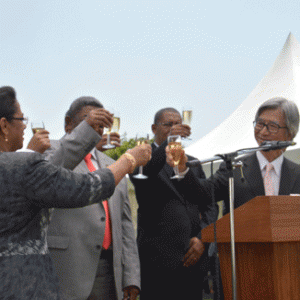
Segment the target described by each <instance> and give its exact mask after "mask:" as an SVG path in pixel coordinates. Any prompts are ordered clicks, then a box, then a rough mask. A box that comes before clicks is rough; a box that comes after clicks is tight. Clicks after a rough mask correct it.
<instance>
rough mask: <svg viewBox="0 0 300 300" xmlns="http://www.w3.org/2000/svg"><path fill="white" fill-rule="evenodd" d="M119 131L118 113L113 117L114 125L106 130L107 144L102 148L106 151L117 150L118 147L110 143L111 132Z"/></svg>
mask: <svg viewBox="0 0 300 300" xmlns="http://www.w3.org/2000/svg"><path fill="white" fill-rule="evenodd" d="M119 130H120V116H119V114H118V113H117V112H115V113H114V116H113V124H112V126H111V128H105V129H104V134H107V143H106V145H104V146H103V147H102V148H104V149H113V148H116V146H115V145H113V144H111V142H110V133H111V132H119Z"/></svg>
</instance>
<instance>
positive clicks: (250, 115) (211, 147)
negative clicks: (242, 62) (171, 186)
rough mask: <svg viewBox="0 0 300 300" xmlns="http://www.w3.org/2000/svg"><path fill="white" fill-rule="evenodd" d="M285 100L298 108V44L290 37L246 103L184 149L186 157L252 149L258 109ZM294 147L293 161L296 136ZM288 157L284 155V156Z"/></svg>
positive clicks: (299, 78)
mask: <svg viewBox="0 0 300 300" xmlns="http://www.w3.org/2000/svg"><path fill="white" fill-rule="evenodd" d="M278 96H280V97H285V98H286V99H288V100H292V101H294V102H295V103H296V104H297V106H298V108H300V44H299V42H298V41H297V40H296V38H295V37H294V36H293V35H292V34H291V33H290V34H289V36H288V38H287V40H286V42H285V44H284V46H283V49H282V50H281V52H280V54H279V55H278V57H277V59H276V60H275V63H274V65H273V66H272V68H271V69H270V70H269V72H268V73H267V75H266V76H265V77H264V78H263V79H262V80H261V82H260V83H259V84H258V85H257V86H256V87H255V89H254V90H253V91H252V92H251V93H250V95H249V96H248V97H247V98H246V100H245V101H244V102H243V103H242V104H241V105H240V106H239V107H238V108H237V109H236V110H235V111H234V112H233V113H232V114H231V115H230V116H229V117H228V118H227V119H226V120H225V121H224V122H223V123H222V124H220V125H219V126H218V127H216V128H215V129H214V130H212V131H211V132H210V133H209V134H207V135H206V136H204V137H203V138H201V139H200V140H198V141H197V142H195V143H194V144H192V145H190V146H189V147H187V148H186V153H187V154H190V155H192V156H195V157H197V158H198V159H200V160H201V159H205V158H209V157H212V156H214V155H215V154H219V153H222V154H223V153H228V152H232V151H235V150H238V149H242V148H248V147H256V146H257V143H256V141H255V139H254V130H253V121H254V117H255V114H256V111H257V109H258V107H259V106H260V105H261V104H262V103H263V102H264V101H266V100H268V99H270V98H273V97H278ZM294 140H295V142H296V143H297V146H294V147H291V148H290V149H291V150H292V151H293V152H294V154H293V160H295V158H296V160H297V158H300V153H299V154H295V153H298V152H300V150H299V151H296V152H295V150H296V149H295V148H296V147H297V150H298V148H299V147H300V134H299V135H298V136H296V138H295V139H294ZM287 156H288V155H287Z"/></svg>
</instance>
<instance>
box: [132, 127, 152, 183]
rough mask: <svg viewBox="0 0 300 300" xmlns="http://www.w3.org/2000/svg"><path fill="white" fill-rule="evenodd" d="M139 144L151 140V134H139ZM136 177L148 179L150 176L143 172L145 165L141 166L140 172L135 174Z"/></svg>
mask: <svg viewBox="0 0 300 300" xmlns="http://www.w3.org/2000/svg"><path fill="white" fill-rule="evenodd" d="M136 139H137V142H136V144H137V146H139V145H143V144H145V143H146V142H147V141H148V140H149V134H146V133H145V134H137V138H136ZM132 177H134V178H136V179H147V178H148V176H146V175H144V174H143V166H139V174H136V175H133V176H132Z"/></svg>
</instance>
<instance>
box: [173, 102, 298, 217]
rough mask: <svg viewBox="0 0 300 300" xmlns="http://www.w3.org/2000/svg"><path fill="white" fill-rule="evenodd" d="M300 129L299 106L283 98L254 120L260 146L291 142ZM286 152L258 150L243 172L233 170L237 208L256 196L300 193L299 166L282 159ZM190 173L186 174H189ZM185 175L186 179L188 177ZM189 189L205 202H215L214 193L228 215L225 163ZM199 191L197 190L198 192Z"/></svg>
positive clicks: (266, 104) (266, 106)
mask: <svg viewBox="0 0 300 300" xmlns="http://www.w3.org/2000/svg"><path fill="white" fill-rule="evenodd" d="M298 129H299V111H298V108H297V106H296V104H295V103H294V102H292V101H288V100H286V99H285V98H282V97H276V98H272V99H269V100H267V101H266V102H264V103H263V104H262V105H261V106H260V107H259V109H258V111H257V113H256V116H255V120H254V136H255V139H256V141H257V143H258V145H261V143H263V142H265V141H266V142H267V141H291V140H293V139H294V138H295V136H296V134H297V132H298ZM284 151H285V149H282V150H272V151H268V152H267V151H259V152H256V153H254V154H251V155H247V156H245V157H243V158H241V159H240V160H241V161H242V163H243V167H242V171H241V170H240V169H235V170H233V177H234V208H237V207H239V206H241V205H243V204H245V203H246V202H248V201H250V200H251V199H253V198H254V197H256V196H261V195H290V194H300V166H299V165H298V164H295V163H293V162H291V161H290V160H288V159H286V158H285V157H284V156H283V153H284ZM187 159H188V158H187V157H185V159H181V162H180V164H179V166H178V167H179V171H180V172H185V171H186V170H187V167H186V165H185V163H186V161H187ZM167 162H168V163H169V164H170V166H174V162H173V159H172V156H171V155H170V154H169V153H168V154H167ZM188 174H189V172H188V173H187V175H188ZM187 175H186V176H187ZM190 189H191V190H193V191H194V193H195V195H198V199H199V200H200V199H201V201H205V202H210V201H212V197H213V195H212V190H213V191H214V192H213V193H214V196H215V200H216V201H221V200H224V201H225V211H224V212H225V213H228V212H229V171H228V170H227V169H226V165H225V163H222V164H221V165H220V168H219V170H218V171H217V172H216V174H214V175H213V176H212V177H211V178H209V179H200V180H198V181H197V180H193V178H192V179H191V182H190ZM196 189H198V191H197V192H196Z"/></svg>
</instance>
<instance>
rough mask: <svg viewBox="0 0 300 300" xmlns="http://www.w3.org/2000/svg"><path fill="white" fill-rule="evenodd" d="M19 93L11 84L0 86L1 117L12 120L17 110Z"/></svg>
mask: <svg viewBox="0 0 300 300" xmlns="http://www.w3.org/2000/svg"><path fill="white" fill-rule="evenodd" d="M16 96H17V94H16V91H15V90H14V88H12V87H10V86H2V87H0V119H1V118H6V120H7V121H11V120H12V118H13V116H14V114H15V113H16V112H17V108H16V103H17V97H16Z"/></svg>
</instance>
